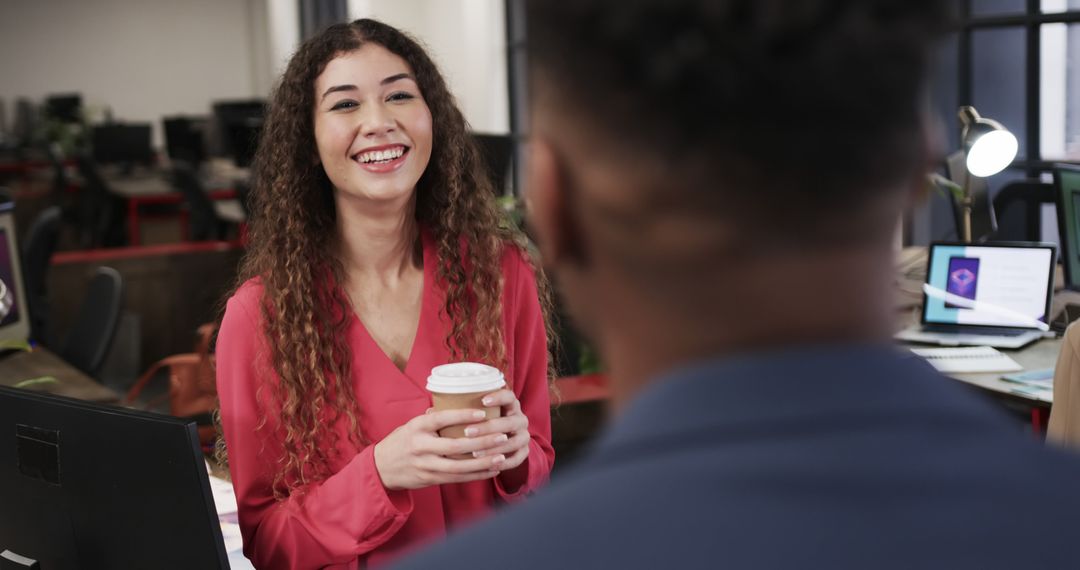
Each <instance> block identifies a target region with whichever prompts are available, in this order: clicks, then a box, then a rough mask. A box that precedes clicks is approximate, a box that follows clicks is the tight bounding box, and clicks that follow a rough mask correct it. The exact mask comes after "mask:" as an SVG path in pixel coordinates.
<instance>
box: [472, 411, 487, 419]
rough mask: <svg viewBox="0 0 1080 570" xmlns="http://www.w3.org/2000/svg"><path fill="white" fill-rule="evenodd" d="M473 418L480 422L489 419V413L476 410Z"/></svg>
mask: <svg viewBox="0 0 1080 570" xmlns="http://www.w3.org/2000/svg"><path fill="white" fill-rule="evenodd" d="M472 417H474V418H476V419H478V420H482V419H484V418H486V417H487V412H485V411H484V410H476V411H475V412H473V414H472Z"/></svg>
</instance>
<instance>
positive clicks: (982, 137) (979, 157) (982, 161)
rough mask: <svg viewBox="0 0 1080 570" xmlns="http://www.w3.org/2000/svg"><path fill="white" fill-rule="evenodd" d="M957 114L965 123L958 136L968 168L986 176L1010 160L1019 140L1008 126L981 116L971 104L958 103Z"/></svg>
mask: <svg viewBox="0 0 1080 570" xmlns="http://www.w3.org/2000/svg"><path fill="white" fill-rule="evenodd" d="M959 115H960V122H961V124H963V125H964V130H963V134H962V135H961V136H962V138H963V142H964V151H965V152H966V153H967V161H966V166H967V170H968V172H970V173H971V174H972V175H973V176H978V177H980V178H985V177H987V176H993V175H994V174H997V173H998V172H1001V171H1002V170H1005V167H1007V166H1009V165H1010V164H1012V161H1013V159H1014V158H1016V151H1017V149H1018V148H1019V144H1018V143H1017V141H1016V137H1015V136H1013V134H1012V133H1010V132H1009V130H1008V129H1006V128H1005V127H1003V126H1002V125H1001V123H999V122H997V121H995V120H993V119H986V118H983V117H980V116H979V113H978V111H976V110H975V108H974V107H968V106H965V107H960V113H959Z"/></svg>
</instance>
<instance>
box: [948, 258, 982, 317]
mask: <svg viewBox="0 0 1080 570" xmlns="http://www.w3.org/2000/svg"><path fill="white" fill-rule="evenodd" d="M978 286H979V258H977V257H950V258H949V282H948V284H947V285H946V286H945V291H946V292H948V293H952V294H953V295H956V296H957V297H963V298H965V299H971V300H972V301H974V300H975V290H976V289H977V288H978ZM945 307H946V308H949V309H962V308H964V307H961V306H960V305H954V304H952V303H949V302H946V303H945Z"/></svg>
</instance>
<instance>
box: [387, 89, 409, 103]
mask: <svg viewBox="0 0 1080 570" xmlns="http://www.w3.org/2000/svg"><path fill="white" fill-rule="evenodd" d="M412 98H413V94H412V93H408V92H406V91H398V92H397V93H391V94H390V96H389V97H387V98H386V100H387V101H406V100H408V99H412Z"/></svg>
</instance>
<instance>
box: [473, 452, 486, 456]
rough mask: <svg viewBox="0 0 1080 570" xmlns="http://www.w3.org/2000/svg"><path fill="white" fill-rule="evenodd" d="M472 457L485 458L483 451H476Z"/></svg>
mask: <svg viewBox="0 0 1080 570" xmlns="http://www.w3.org/2000/svg"><path fill="white" fill-rule="evenodd" d="M472 456H473V457H483V456H484V452H483V451H474V452H472Z"/></svg>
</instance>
